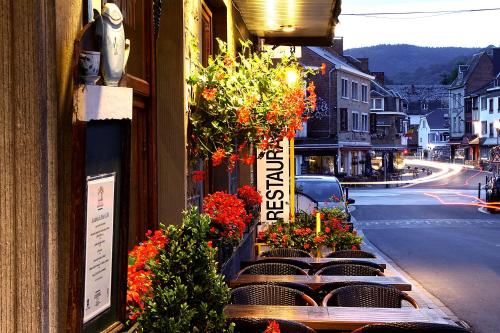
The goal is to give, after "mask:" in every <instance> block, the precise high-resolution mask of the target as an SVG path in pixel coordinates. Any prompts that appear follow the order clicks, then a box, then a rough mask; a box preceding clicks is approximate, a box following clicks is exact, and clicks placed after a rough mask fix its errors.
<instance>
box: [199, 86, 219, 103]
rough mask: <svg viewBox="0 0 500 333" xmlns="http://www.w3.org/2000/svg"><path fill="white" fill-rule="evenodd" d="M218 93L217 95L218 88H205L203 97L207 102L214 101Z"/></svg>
mask: <svg viewBox="0 0 500 333" xmlns="http://www.w3.org/2000/svg"><path fill="white" fill-rule="evenodd" d="M216 93H217V89H216V88H212V89H210V88H205V89H203V92H202V93H201V95H202V96H203V98H204V99H206V100H207V101H213V100H214V99H215V94H216Z"/></svg>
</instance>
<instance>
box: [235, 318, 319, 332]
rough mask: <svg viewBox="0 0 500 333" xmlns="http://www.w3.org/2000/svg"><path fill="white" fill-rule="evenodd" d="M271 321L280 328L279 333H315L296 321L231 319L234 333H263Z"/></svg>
mask: <svg viewBox="0 0 500 333" xmlns="http://www.w3.org/2000/svg"><path fill="white" fill-rule="evenodd" d="M271 320H275V321H276V322H277V323H278V325H279V326H280V331H281V333H316V331H315V330H313V329H312V328H310V327H308V326H306V325H304V324H301V323H299V322H296V321H290V320H281V319H254V318H232V319H231V321H232V322H234V323H235V324H236V327H235V330H234V332H235V333H255V332H264V330H265V329H266V328H267V326H268V325H269V322H270V321H271Z"/></svg>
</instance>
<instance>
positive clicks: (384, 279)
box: [229, 274, 411, 291]
mask: <svg viewBox="0 0 500 333" xmlns="http://www.w3.org/2000/svg"><path fill="white" fill-rule="evenodd" d="M255 282H294V283H301V284H305V285H308V286H309V287H311V288H313V289H318V288H319V287H320V286H321V285H323V284H325V283H330V282H367V283H380V284H385V285H390V286H393V287H396V288H397V289H399V290H402V291H410V290H411V284H410V283H408V282H407V281H405V280H404V279H403V278H401V277H399V276H347V275H312V276H311V275H252V274H242V275H240V276H239V277H238V278H237V279H234V280H231V281H230V282H229V286H230V287H231V288H234V287H237V286H240V285H245V284H249V283H255Z"/></svg>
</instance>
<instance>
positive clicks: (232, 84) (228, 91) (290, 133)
mask: <svg viewBox="0 0 500 333" xmlns="http://www.w3.org/2000/svg"><path fill="white" fill-rule="evenodd" d="M241 44H242V51H241V53H240V54H239V55H238V57H236V58H234V57H233V56H232V55H231V54H230V53H229V52H228V50H227V45H226V44H225V43H223V42H221V41H219V49H220V50H221V52H220V54H218V55H217V56H215V57H214V58H210V59H209V61H208V66H206V67H203V66H201V65H198V66H197V70H196V71H195V72H194V73H192V75H191V76H190V77H189V79H188V84H189V85H190V86H191V88H192V99H191V100H190V109H189V119H190V126H189V147H188V148H189V155H190V157H191V158H193V159H197V158H201V159H209V158H211V159H212V163H213V165H219V164H221V163H222V162H223V161H224V160H227V161H228V166H229V168H230V169H231V168H232V167H233V166H234V165H235V163H236V161H238V160H240V161H242V162H243V163H246V164H249V165H251V164H253V161H254V158H255V157H254V156H253V155H252V153H251V152H250V149H249V147H250V145H253V146H254V147H258V148H259V149H260V150H262V151H266V150H269V149H276V148H277V147H278V145H279V142H280V141H281V140H283V138H285V137H287V138H289V139H291V138H293V137H294V136H295V132H296V131H297V130H300V129H302V123H303V122H304V121H306V120H307V119H308V117H309V114H310V113H311V112H313V111H314V109H315V108H316V94H315V92H314V90H315V87H314V83H313V82H309V83H307V82H306V76H307V75H308V74H309V73H312V71H310V70H306V69H304V68H303V67H301V66H300V64H299V62H298V61H297V60H296V59H295V58H294V57H290V58H286V57H285V58H282V59H280V61H278V62H276V61H273V60H272V59H271V57H270V55H269V54H268V53H265V52H263V53H255V52H252V51H251V43H250V42H242V43H241Z"/></svg>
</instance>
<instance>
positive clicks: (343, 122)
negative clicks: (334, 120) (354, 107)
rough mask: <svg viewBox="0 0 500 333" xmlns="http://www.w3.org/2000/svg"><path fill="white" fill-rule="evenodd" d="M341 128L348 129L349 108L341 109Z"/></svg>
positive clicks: (342, 129)
mask: <svg viewBox="0 0 500 333" xmlns="http://www.w3.org/2000/svg"><path fill="white" fill-rule="evenodd" d="M340 130H341V131H347V130H348V129H347V109H345V108H341V109H340Z"/></svg>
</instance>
